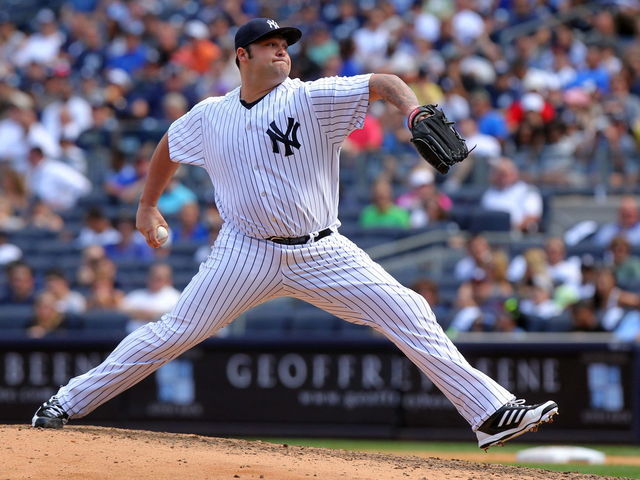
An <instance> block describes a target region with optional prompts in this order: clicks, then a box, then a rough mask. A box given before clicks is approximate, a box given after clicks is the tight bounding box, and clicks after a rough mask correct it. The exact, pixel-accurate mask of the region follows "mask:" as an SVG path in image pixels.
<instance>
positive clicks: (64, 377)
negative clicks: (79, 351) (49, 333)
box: [51, 352, 73, 385]
mask: <svg viewBox="0 0 640 480" xmlns="http://www.w3.org/2000/svg"><path fill="white" fill-rule="evenodd" d="M51 367H52V372H51V380H52V382H53V384H54V385H64V384H65V383H67V382H68V381H69V379H70V378H71V377H72V376H73V373H72V372H71V355H70V354H69V353H67V352H56V353H54V354H53V355H52V356H51Z"/></svg>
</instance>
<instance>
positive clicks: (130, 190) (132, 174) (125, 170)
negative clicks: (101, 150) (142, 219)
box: [104, 143, 153, 204]
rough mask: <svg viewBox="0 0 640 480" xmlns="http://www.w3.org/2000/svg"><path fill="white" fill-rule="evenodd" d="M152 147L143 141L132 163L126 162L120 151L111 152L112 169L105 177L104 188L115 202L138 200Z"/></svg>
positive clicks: (144, 180) (145, 177)
mask: <svg viewBox="0 0 640 480" xmlns="http://www.w3.org/2000/svg"><path fill="white" fill-rule="evenodd" d="M152 148H153V147H152V146H151V144H149V143H145V144H144V145H143V146H142V147H141V148H140V150H139V151H138V152H136V154H135V157H134V159H133V164H128V163H126V161H125V157H124V154H123V153H122V152H115V153H114V154H113V156H112V159H111V160H112V171H111V173H110V174H109V175H108V177H107V180H106V182H105V184H104V188H105V190H106V192H107V193H108V194H109V195H111V196H112V197H113V199H114V200H115V202H116V203H125V204H131V203H135V202H136V201H137V200H138V197H139V196H140V194H141V193H142V188H143V187H144V183H145V182H146V179H147V172H148V171H149V158H151V153H152V151H151V149H152Z"/></svg>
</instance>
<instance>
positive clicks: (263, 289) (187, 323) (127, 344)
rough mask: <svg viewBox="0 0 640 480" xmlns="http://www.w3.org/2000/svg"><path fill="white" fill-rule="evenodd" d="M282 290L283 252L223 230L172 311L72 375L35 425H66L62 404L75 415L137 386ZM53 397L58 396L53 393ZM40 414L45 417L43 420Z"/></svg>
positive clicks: (69, 413)
mask: <svg viewBox="0 0 640 480" xmlns="http://www.w3.org/2000/svg"><path fill="white" fill-rule="evenodd" d="M280 293H281V273H280V258H279V255H278V251H277V250H276V249H273V248H269V245H268V243H267V242H264V241H260V240H256V239H252V238H249V237H246V236H243V235H240V234H236V233H233V232H226V233H224V234H223V233H221V237H219V239H218V241H216V245H215V247H214V248H213V249H212V253H211V255H210V256H209V258H208V259H207V260H206V261H205V262H203V263H202V265H201V266H200V271H199V272H198V273H197V274H196V275H195V276H194V278H193V279H192V280H191V282H190V283H189V285H188V286H187V287H186V288H185V290H184V292H183V293H182V295H181V296H180V299H179V300H178V303H177V305H176V307H175V308H174V309H173V311H172V312H171V313H168V314H166V315H163V317H162V319H161V320H159V321H157V322H151V323H148V324H146V325H143V326H142V327H140V328H138V329H137V330H135V331H134V332H132V333H131V334H130V335H128V336H127V337H126V338H124V339H123V340H122V342H121V343H120V344H119V345H118V346H117V347H116V349H115V350H114V351H113V352H112V353H111V354H110V355H109V356H108V357H107V358H106V359H105V360H104V362H102V363H101V364H100V365H98V366H97V367H95V368H93V369H92V370H89V371H88V372H87V373H85V374H83V375H80V376H78V377H75V378H72V379H71V380H70V381H69V383H68V384H67V385H65V386H63V387H61V388H60V390H59V391H58V393H57V394H56V395H55V397H56V399H57V402H59V408H58V407H57V406H56V405H51V406H50V407H49V408H50V409H51V413H52V414H53V415H54V416H55V418H58V417H61V418H60V419H59V420H55V419H54V420H51V421H50V420H49V419H48V418H47V417H46V416H44V415H43V414H42V411H43V410H44V411H45V413H46V409H47V404H46V403H45V405H43V406H42V407H41V408H40V409H39V410H38V412H36V415H35V416H34V418H33V425H34V426H43V427H53V428H56V427H58V428H59V427H61V426H62V425H63V424H64V423H66V419H64V418H63V417H62V415H56V414H58V413H60V412H59V410H62V414H66V415H68V416H69V417H71V418H78V417H83V416H85V415H87V414H88V413H89V412H91V411H92V410H94V409H95V408H97V407H98V406H100V405H102V404H103V403H105V402H106V401H108V400H109V399H111V398H113V397H115V396H116V395H118V394H119V393H121V392H123V391H124V390H126V389H128V388H130V387H132V386H133V385H135V384H136V383H138V382H139V381H141V380H142V379H143V378H145V377H147V376H148V375H149V374H151V373H152V372H154V371H155V370H157V369H158V368H160V367H161V366H162V365H164V364H166V363H167V362H169V361H171V360H173V359H174V358H176V357H177V356H179V355H180V354H181V353H183V352H185V351H186V350H188V349H189V348H191V347H193V346H194V345H196V344H198V343H200V342H201V341H203V340H205V339H206V338H208V337H210V336H211V335H213V334H214V333H215V332H216V331H218V330H219V329H220V328H222V327H224V326H225V325H226V324H228V323H230V322H231V321H232V320H234V319H235V318H237V317H238V316H239V315H241V314H242V313H243V312H244V311H246V310H248V309H250V308H252V307H254V306H255V305H258V304H259V303H262V302H264V301H266V300H268V299H270V298H273V297H275V296H278V295H279V294H280ZM52 400H53V399H52ZM39 418H40V420H38V419H39Z"/></svg>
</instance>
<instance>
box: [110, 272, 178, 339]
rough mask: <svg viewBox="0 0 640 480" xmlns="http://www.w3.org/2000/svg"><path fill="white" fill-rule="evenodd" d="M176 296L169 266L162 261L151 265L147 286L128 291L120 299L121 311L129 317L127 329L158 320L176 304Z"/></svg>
mask: <svg viewBox="0 0 640 480" xmlns="http://www.w3.org/2000/svg"><path fill="white" fill-rule="evenodd" d="M178 297H180V292H179V291H178V290H176V289H175V288H174V287H173V279H172V271H171V267H170V266H169V265H167V264H164V263H157V264H155V265H152V266H151V267H150V268H149V275H148V277H147V287H146V288H141V289H139V290H134V291H132V292H130V293H128V294H127V295H125V297H124V299H123V300H122V307H121V309H122V311H123V312H124V313H126V314H127V315H129V316H130V317H131V321H130V322H129V325H128V326H127V330H128V331H133V330H135V329H136V328H138V327H139V326H141V325H144V324H145V323H148V322H155V321H157V320H160V317H162V315H163V314H165V313H167V312H169V311H171V309H172V308H173V307H174V306H175V305H176V303H177V302H178Z"/></svg>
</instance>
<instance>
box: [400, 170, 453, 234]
mask: <svg viewBox="0 0 640 480" xmlns="http://www.w3.org/2000/svg"><path fill="white" fill-rule="evenodd" d="M408 183H409V187H410V188H411V190H410V191H409V192H407V193H405V194H403V195H400V196H399V197H398V199H397V200H396V204H397V205H398V206H399V207H402V208H404V209H407V210H409V213H410V224H411V227H413V228H420V227H425V226H427V225H430V224H434V223H437V222H440V221H442V220H444V219H446V218H447V215H448V212H449V210H451V207H452V206H453V202H452V201H451V199H450V198H449V197H448V196H447V195H446V194H444V193H442V192H439V191H438V187H436V185H435V182H434V175H433V173H432V172H431V170H429V169H427V168H426V167H423V166H419V167H417V168H415V169H413V171H412V172H411V173H410V174H409V181H408Z"/></svg>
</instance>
